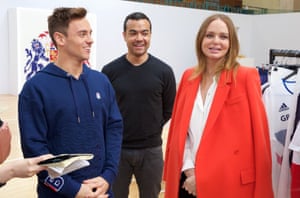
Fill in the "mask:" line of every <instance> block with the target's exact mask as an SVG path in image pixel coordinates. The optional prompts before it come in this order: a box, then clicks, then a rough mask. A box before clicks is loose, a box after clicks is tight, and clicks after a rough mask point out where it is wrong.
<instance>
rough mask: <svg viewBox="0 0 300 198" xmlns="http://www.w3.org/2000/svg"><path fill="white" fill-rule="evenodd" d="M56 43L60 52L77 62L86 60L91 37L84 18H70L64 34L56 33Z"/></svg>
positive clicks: (90, 45)
mask: <svg viewBox="0 0 300 198" xmlns="http://www.w3.org/2000/svg"><path fill="white" fill-rule="evenodd" d="M58 34H59V36H58V37H57V38H58V39H57V43H58V45H59V46H61V48H60V49H61V50H60V53H61V52H62V53H64V56H68V57H70V59H75V60H77V61H78V62H82V61H85V60H88V59H89V57H90V53H91V47H92V44H93V39H92V37H91V34H92V29H91V26H90V24H89V22H88V20H87V19H86V18H82V19H75V20H72V21H71V22H70V24H69V26H68V29H67V32H66V35H64V34H62V33H58Z"/></svg>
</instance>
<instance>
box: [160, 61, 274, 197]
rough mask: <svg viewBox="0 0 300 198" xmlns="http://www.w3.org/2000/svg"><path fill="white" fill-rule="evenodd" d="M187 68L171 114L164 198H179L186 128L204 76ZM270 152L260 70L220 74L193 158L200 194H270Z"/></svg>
mask: <svg viewBox="0 0 300 198" xmlns="http://www.w3.org/2000/svg"><path fill="white" fill-rule="evenodd" d="M192 72H193V69H188V70H186V71H185V72H184V74H183V76H182V79H181V83H180V85H179V88H178V92H177V95H176V99H175V104H174V109H173V114H172V118H171V124H170V130H169V135H168V142H167V145H166V158H165V167H164V176H163V177H164V180H165V182H166V184H165V185H166V186H165V188H166V191H165V198H176V197H178V188H179V179H180V175H181V168H182V161H183V152H184V145H185V140H186V137H187V131H188V127H189V122H190V118H191V113H192V109H193V105H194V100H195V98H196V94H197V91H198V88H199V83H200V80H201V77H198V78H196V79H193V80H190V79H189V77H190V76H191V73H192ZM271 167H272V162H271V151H270V138H269V129H268V122H267V117H266V113H265V109H264V105H263V102H262V98H261V87H260V79H259V75H258V72H257V70H256V69H255V68H247V67H239V68H238V70H237V73H236V77H235V78H234V76H233V72H232V71H224V72H222V73H221V75H220V78H219V81H218V85H217V89H216V93H215V96H214V99H213V103H212V106H211V110H210V113H209V115H208V119H207V122H206V126H205V128H204V131H203V135H202V139H201V141H200V145H199V148H198V151H197V155H196V159H195V174H196V186H197V197H199V198H221V197H222V198H272V197H273V191H272V176H271Z"/></svg>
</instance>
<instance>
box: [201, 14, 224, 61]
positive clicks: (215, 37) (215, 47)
mask: <svg viewBox="0 0 300 198" xmlns="http://www.w3.org/2000/svg"><path fill="white" fill-rule="evenodd" d="M229 47H230V41H229V31H228V28H227V25H226V23H224V22H223V21H222V20H221V19H216V20H214V21H212V22H211V23H210V24H209V25H208V27H207V29H206V33H205V36H204V37H203V41H202V45H201V49H202V52H203V54H204V55H205V56H206V58H207V63H216V62H217V61H219V60H220V59H222V58H223V57H224V56H225V55H226V54H227V52H228V50H229Z"/></svg>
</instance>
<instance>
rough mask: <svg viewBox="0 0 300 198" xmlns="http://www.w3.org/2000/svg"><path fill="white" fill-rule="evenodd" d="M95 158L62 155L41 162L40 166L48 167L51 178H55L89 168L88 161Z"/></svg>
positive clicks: (81, 155)
mask: <svg viewBox="0 0 300 198" xmlns="http://www.w3.org/2000/svg"><path fill="white" fill-rule="evenodd" d="M93 157H94V155H93V154H85V153H76V154H60V155H56V156H54V157H52V158H50V159H46V160H44V161H41V162H40V163H39V165H42V166H47V167H48V168H47V171H48V173H49V176H50V177H51V178H55V177H58V176H61V175H65V174H68V173H70V172H72V171H75V170H78V169H80V168H83V167H86V166H89V165H90V163H89V162H88V161H87V160H90V159H93Z"/></svg>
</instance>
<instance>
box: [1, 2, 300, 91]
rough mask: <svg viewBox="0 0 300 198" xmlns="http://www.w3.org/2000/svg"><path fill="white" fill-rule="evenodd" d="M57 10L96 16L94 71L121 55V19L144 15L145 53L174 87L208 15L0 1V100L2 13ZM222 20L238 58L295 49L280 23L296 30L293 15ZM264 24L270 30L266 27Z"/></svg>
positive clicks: (138, 6) (4, 71)
mask: <svg viewBox="0 0 300 198" xmlns="http://www.w3.org/2000/svg"><path fill="white" fill-rule="evenodd" d="M3 1H4V2H3ZM59 6H72V7H74V6H83V7H86V8H87V9H88V11H89V12H91V13H95V14H96V15H97V31H96V32H97V35H94V36H96V37H97V38H96V40H97V43H95V45H97V46H96V49H97V58H96V62H97V66H96V69H99V70H100V69H101V68H102V66H103V65H104V64H106V63H108V62H109V61H111V60H112V59H114V58H116V57H118V56H120V55H121V54H123V53H125V52H126V45H125V43H124V41H123V38H122V31H123V20H124V18H125V16H126V15H128V14H129V13H131V12H134V11H142V12H144V13H145V14H147V15H148V16H149V17H150V19H151V21H152V25H153V33H152V42H151V47H150V50H149V52H150V53H152V54H153V55H155V56H158V57H159V58H161V59H163V60H164V61H166V62H167V63H169V64H170V65H171V66H172V67H173V69H174V72H175V75H176V79H177V81H178V80H179V79H180V76H181V74H182V72H183V70H184V69H185V68H186V67H189V66H192V65H194V64H195V63H196V56H195V50H194V48H195V43H194V41H195V37H196V33H197V31H198V28H199V26H200V24H201V23H202V21H203V19H204V18H206V17H207V16H209V15H210V14H212V13H214V12H213V11H206V10H198V9H189V8H179V7H171V6H160V5H155V4H146V3H134V2H127V1H119V0H106V1H104V0H89V1H87V0H80V1H79V0H77V1H74V0H51V1H50V0H47V1H46V0H44V1H39V0H13V1H11V0H10V1H9V0H1V3H0V28H1V30H2V31H0V38H1V41H2V45H1V46H2V48H0V58H1V60H2V62H1V64H0V71H1V72H0V94H1V93H10V90H9V86H8V82H9V80H8V73H9V67H11V66H10V65H9V60H8V57H9V55H8V51H9V50H8V47H9V43H8V36H9V35H8V30H7V29H8V22H7V21H8V17H7V10H8V9H9V8H13V7H27V8H42V9H53V8H55V7H59ZM227 14H228V15H230V16H231V17H232V19H233V21H234V23H235V24H236V26H237V27H239V30H238V33H239V37H240V42H241V54H242V55H244V56H247V57H251V58H254V59H255V63H256V64H260V63H262V62H263V63H265V62H266V61H268V53H267V49H269V48H270V47H272V48H275V47H276V48H286V49H294V48H296V47H297V46H296V44H298V45H299V43H300V42H299V41H300V38H299V36H298V37H296V36H294V35H300V34H299V28H298V27H297V26H296V27H293V26H291V25H290V26H289V27H288V24H287V23H286V21H292V20H294V21H293V22H292V23H291V24H298V21H299V19H300V17H299V16H300V15H299V14H290V15H283V18H284V20H281V15H266V16H265V15H260V16H253V15H240V14H230V13H227ZM274 19H275V20H274ZM279 19H280V20H279ZM270 23H272V24H275V25H273V26H272V27H270V26H269V24H270ZM282 27H284V28H282ZM287 27H288V28H289V29H288V30H287V29H286V28H287ZM275 28H276V29H277V30H276V31H275ZM297 29H298V30H297Z"/></svg>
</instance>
